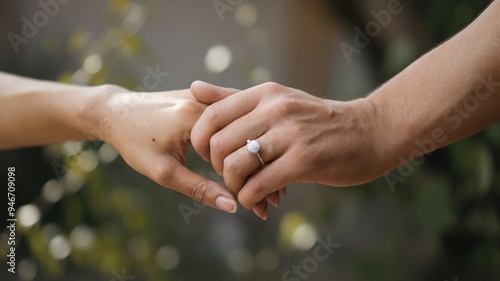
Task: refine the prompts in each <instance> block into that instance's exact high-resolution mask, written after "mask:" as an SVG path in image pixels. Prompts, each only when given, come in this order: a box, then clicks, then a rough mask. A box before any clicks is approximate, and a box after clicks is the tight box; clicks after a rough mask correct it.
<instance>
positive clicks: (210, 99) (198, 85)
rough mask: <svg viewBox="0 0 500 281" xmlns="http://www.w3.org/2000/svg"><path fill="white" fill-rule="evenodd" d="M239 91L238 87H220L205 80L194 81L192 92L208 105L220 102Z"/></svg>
mask: <svg viewBox="0 0 500 281" xmlns="http://www.w3.org/2000/svg"><path fill="white" fill-rule="evenodd" d="M239 91H240V90H238V89H233V88H224V87H219V86H215V85H212V84H209V83H207V82H203V81H194V82H193V83H192V84H191V93H192V94H193V96H194V97H195V99H197V100H198V101H199V102H201V103H204V104H207V105H210V104H212V103H214V102H218V101H220V100H222V99H224V98H227V97H228V96H230V95H232V94H235V93H237V92H239Z"/></svg>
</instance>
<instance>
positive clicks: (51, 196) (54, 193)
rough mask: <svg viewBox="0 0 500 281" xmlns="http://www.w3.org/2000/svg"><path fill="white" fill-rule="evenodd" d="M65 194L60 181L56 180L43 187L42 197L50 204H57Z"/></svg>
mask: <svg viewBox="0 0 500 281" xmlns="http://www.w3.org/2000/svg"><path fill="white" fill-rule="evenodd" d="M63 192H64V189H63V187H62V186H61V184H60V183H59V181H57V180H55V179H53V180H49V181H48V182H47V183H45V184H44V185H43V187H42V197H43V199H44V200H45V201H47V202H49V203H55V202H57V201H59V200H60V199H61V198H62V196H63Z"/></svg>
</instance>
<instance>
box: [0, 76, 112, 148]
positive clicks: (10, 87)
mask: <svg viewBox="0 0 500 281" xmlns="http://www.w3.org/2000/svg"><path fill="white" fill-rule="evenodd" d="M106 91H108V88H107V87H102V86H101V87H83V86H75V85H66V84H60V83H54V82H48V81H39V80H34V79H29V78H23V77H19V76H14V75H10V74H6V73H1V72H0V149H5V148H16V147H24V146H34V145H46V144H52V143H57V142H61V141H66V140H84V139H90V138H95V136H92V135H91V134H90V130H89V128H90V126H91V123H93V122H95V121H96V119H97V118H98V117H97V113H96V112H93V111H92V110H91V109H92V108H93V107H94V106H93V104H92V103H94V102H95V101H96V100H97V99H96V96H98V95H102V94H105V92H106Z"/></svg>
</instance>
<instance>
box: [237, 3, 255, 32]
mask: <svg viewBox="0 0 500 281" xmlns="http://www.w3.org/2000/svg"><path fill="white" fill-rule="evenodd" d="M234 18H235V20H236V22H237V23H239V24H240V25H242V26H245V27H251V26H253V25H254V24H255V23H256V22H257V19H258V18H259V12H258V10H257V7H255V5H254V4H253V3H245V4H243V5H241V6H239V7H238V9H237V10H236V13H234Z"/></svg>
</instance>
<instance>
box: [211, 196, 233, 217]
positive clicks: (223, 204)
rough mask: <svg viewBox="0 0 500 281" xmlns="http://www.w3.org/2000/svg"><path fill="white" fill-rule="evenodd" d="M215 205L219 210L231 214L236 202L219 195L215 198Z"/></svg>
mask: <svg viewBox="0 0 500 281" xmlns="http://www.w3.org/2000/svg"><path fill="white" fill-rule="evenodd" d="M215 207H217V209H219V210H221V211H225V212H228V213H231V214H234V213H236V202H234V200H231V199H229V198H227V197H225V196H219V197H217V199H216V200H215Z"/></svg>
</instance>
